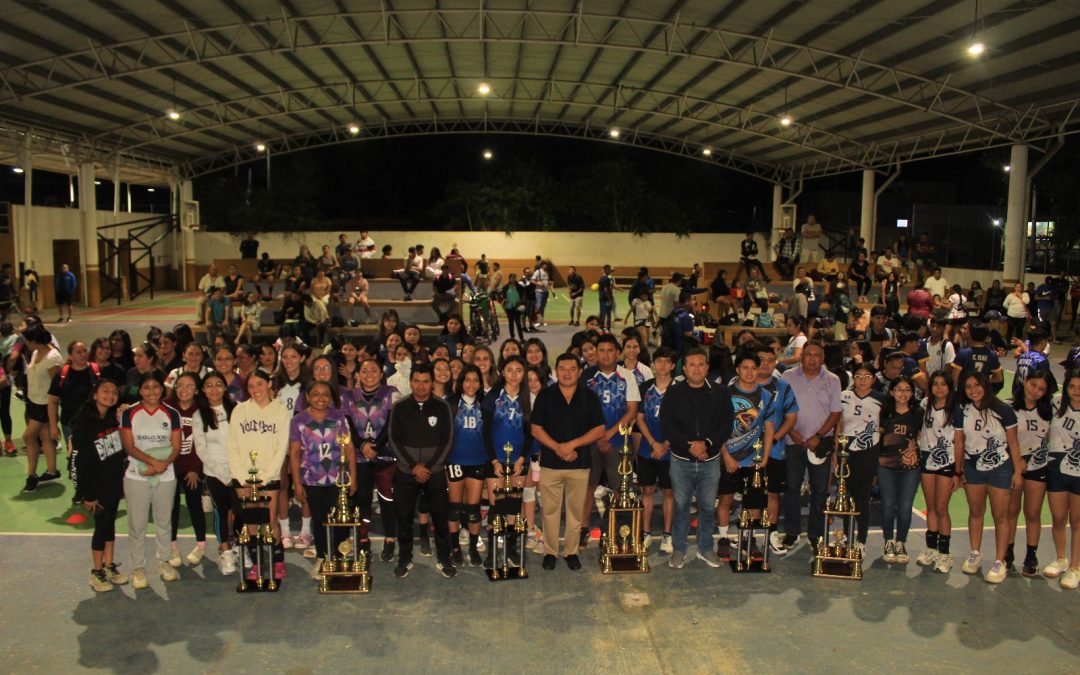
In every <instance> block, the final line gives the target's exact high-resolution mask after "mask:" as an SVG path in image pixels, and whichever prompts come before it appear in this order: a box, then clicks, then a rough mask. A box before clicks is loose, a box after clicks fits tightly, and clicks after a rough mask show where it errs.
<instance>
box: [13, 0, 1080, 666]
mask: <svg viewBox="0 0 1080 675" xmlns="http://www.w3.org/2000/svg"><path fill="white" fill-rule="evenodd" d="M1078 34H1080V6H1078V5H1077V4H1076V3H1075V2H1071V1H1069V0H1057V1H1046V2H1041V1H1036V0H1015V1H1011V2H1010V1H1007V0H983V1H981V2H978V3H976V2H974V1H972V0H911V1H904V2H884V1H880V0H813V1H810V2H786V1H783V2H782V1H779V0H777V1H757V0H732V1H724V2H709V1H704V0H685V1H684V0H666V1H651V0H642V1H637V0H635V1H633V2H630V1H624V2H616V1H613V0H612V1H600V0H576V1H573V0H565V1H562V2H551V1H548V2H525V1H523V0H512V1H508V2H495V1H492V0H488V1H480V2H475V1H474V2H431V1H427V2H406V1H404V0H396V1H393V2H391V1H390V0H383V1H382V2H378V3H375V2H360V1H350V0H324V1H320V2H302V1H300V0H291V1H290V0H279V2H269V1H265V0H225V1H221V2H217V1H211V0H193V1H190V2H183V3H181V2H177V1H176V0H155V1H154V2H141V1H139V2H136V1H135V0H90V1H88V2H80V3H70V2H60V1H59V0H48V1H44V2H40V1H37V2H31V1H16V0H0V36H2V38H0V164H7V165H12V166H16V167H17V168H18V169H19V170H21V171H22V172H24V175H25V185H26V191H27V193H26V196H27V198H26V200H25V203H26V204H27V205H28V206H27V207H26V211H27V213H26V214H25V215H24V218H25V220H22V221H17V222H15V223H14V227H13V229H12V232H11V233H10V235H3V236H5V237H9V239H8V240H7V243H6V244H4V245H2V246H0V259H2V260H6V261H9V262H13V263H17V262H18V261H20V260H25V259H29V258H30V257H31V252H32V251H36V250H38V248H39V247H41V246H47V245H48V243H49V239H50V238H51V237H52V236H53V235H51V234H50V232H49V231H48V230H47V229H46V228H37V229H35V228H33V226H32V223H33V222H34V215H33V209H32V208H31V207H30V206H29V205H30V204H31V202H32V201H33V200H32V199H31V192H32V188H33V174H34V170H35V169H40V170H48V171H59V172H63V173H68V174H70V175H73V176H75V182H76V183H77V185H76V187H77V191H78V194H79V195H80V198H79V200H78V210H79V212H80V217H81V227H80V231H79V241H80V242H81V246H80V256H81V258H80V262H81V265H82V270H83V271H84V277H85V279H86V280H87V283H85V284H83V285H82V288H83V289H84V291H85V292H86V297H85V298H84V299H85V302H86V305H87V306H88V307H90V308H96V307H98V305H100V304H101V299H102V295H103V291H104V290H106V289H103V288H102V287H101V285H100V284H99V283H98V279H99V275H98V274H97V272H99V271H100V270H101V268H102V265H103V264H104V263H103V260H102V259H101V252H100V249H99V245H98V227H99V225H100V224H101V223H102V221H104V222H107V223H118V222H121V221H122V220H124V218H122V217H121V214H123V213H125V211H126V210H125V208H124V206H125V204H124V200H123V198H122V193H121V191H120V190H114V191H113V195H114V197H113V202H112V204H98V203H97V200H96V197H95V194H96V190H95V187H94V183H95V181H99V182H111V183H113V184H117V185H118V184H120V183H125V184H129V185H130V184H137V185H141V186H150V187H155V188H157V189H168V190H169V191H170V192H171V194H172V204H173V205H174V208H173V212H174V213H175V214H176V220H175V222H176V224H177V225H178V226H177V227H175V229H173V230H171V232H170V234H169V237H170V239H169V240H168V245H169V246H171V248H172V251H173V252H174V254H173V255H172V257H171V261H172V264H171V276H170V277H169V281H168V282H167V284H168V285H169V286H170V287H172V288H173V289H175V290H177V291H182V290H187V289H192V288H194V285H195V281H196V279H197V276H196V259H195V233H194V231H193V230H192V227H191V226H193V225H198V224H199V223H200V222H201V221H200V216H199V213H198V203H197V202H196V201H195V195H194V194H193V191H192V182H191V181H192V180H193V179H194V178H196V177H199V176H203V175H206V174H208V173H211V172H214V171H218V170H222V169H232V168H234V167H239V166H242V165H244V164H246V163H249V162H265V163H266V165H267V166H272V163H273V160H274V157H278V156H281V155H283V154H286V153H292V152H300V151H303V150H307V149H314V148H317V147H320V146H326V145H331V144H339V143H361V144H362V143H364V142H367V141H377V140H379V139H384V138H388V137H394V136H404V135H435V134H533V135H541V136H561V137H570V138H580V139H583V140H593V141H597V142H603V143H620V144H631V145H634V146H640V147H644V148H649V149H652V150H655V151H657V152H664V153H670V154H676V155H681V156H684V157H686V159H687V160H688V161H697V162H708V163H712V164H716V165H718V166H720V167H723V168H726V169H728V170H733V171H738V172H741V173H744V174H749V175H752V176H755V177H757V178H760V179H761V180H763V181H767V182H769V183H771V184H772V185H773V195H774V198H773V220H772V223H773V228H774V230H776V229H779V228H780V227H782V226H783V225H784V223H785V221H784V217H785V213H791V212H790V209H791V208H792V205H793V203H794V199H795V197H796V196H797V195H798V194H799V192H800V191H801V189H802V186H803V185H804V184H805V183H806V182H807V181H811V180H814V179H817V178H823V177H828V176H834V175H838V174H841V173H850V172H860V173H861V176H862V185H863V191H862V209H861V213H860V225H861V232H862V233H863V234H864V236H866V238H867V240H868V242H870V243H871V245H872V241H873V232H874V223H875V203H876V197H877V195H878V194H880V192H881V191H882V190H883V189H884V188H885V187H887V185H888V184H889V183H890V182H891V181H893V180H895V178H896V177H897V175H898V174H899V173H900V172H902V171H903V170H904V165H905V164H907V163H909V162H913V161H932V160H933V159H934V158H936V157H942V156H947V155H951V154H956V153H966V152H975V151H979V150H985V149H991V148H1009V152H1010V168H1011V171H1010V175H1009V188H1008V204H1007V218H1006V222H1005V267H1004V270H1002V272H1003V274H1002V277H1003V279H1005V280H1006V281H1008V280H1015V279H1021V278H1022V274H1023V270H1024V266H1023V250H1024V247H1023V238H1024V231H1025V227H1024V223H1026V221H1027V219H1028V218H1027V214H1028V211H1029V209H1030V195H1029V191H1030V183H1031V179H1032V178H1033V176H1035V175H1037V173H1038V172H1039V171H1040V170H1041V168H1042V167H1043V166H1044V165H1045V162H1046V161H1047V159H1048V158H1049V157H1050V156H1052V155H1053V154H1054V153H1056V152H1058V151H1059V149H1060V148H1061V144H1062V138H1063V137H1064V136H1066V135H1069V134H1072V133H1075V132H1076V131H1077V130H1078V129H1080V124H1078V122H1077V118H1078V115H1077V112H1078V111H1077V110H1076V106H1077V103H1078V102H1080V50H1078V49H1077V47H1076V45H1077V36H1078ZM976 45H982V47H981V49H980V48H978V47H976ZM418 173H421V175H422V172H418ZM128 210H129V209H128ZM102 212H104V215H101V214H102ZM110 218H111V220H110ZM792 222H794V220H793V219H792ZM613 236H614V235H613ZM3 241H4V240H3V239H0V244H2V243H3ZM613 245H617V242H613ZM736 258H737V254H736V252H735V251H730V252H728V251H718V252H715V255H714V256H713V259H716V260H735V259H736ZM46 276H47V275H46ZM45 281H46V279H43V282H45ZM50 283H51V282H50ZM177 297H180V299H179V300H177V299H176V298H177ZM190 298H191V296H190V295H189V296H172V295H169V294H166V297H165V299H164V300H159V301H154V302H147V303H145V304H143V303H136V304H133V305H132V304H125V305H124V306H123V307H122V309H120V310H112V309H110V310H108V311H106V310H96V309H91V310H88V312H87V313H85V314H83V313H80V314H79V319H80V321H81V322H82V323H79V322H77V323H76V324H75V325H73V326H71V327H64V328H62V329H60V330H58V331H57V332H58V336H59V337H61V341H64V340H66V339H72V338H74V337H87V336H90V335H91V334H96V333H97V332H101V331H102V330H103V327H105V326H109V327H110V328H111V327H115V326H125V327H127V328H128V329H129V330H130V332H132V334H133V335H135V334H139V332H140V331H142V332H145V329H146V327H147V326H149V325H152V324H154V323H160V324H164V325H171V324H172V323H175V322H177V321H181V320H184V319H185V318H187V317H189V315H190V309H189V308H190ZM173 300H176V302H177V303H178V304H177V305H176V306H177V307H180V308H181V309H177V310H176V311H175V314H174V313H172V311H171V310H170V306H171V305H170V304H169V303H170V302H171V301H173ZM178 317H179V318H178ZM553 339H555V340H559V339H561V338H555V337H553ZM1055 356H1056V352H1055ZM2 461H3V463H4V464H5V465H6V466H5V467H4V469H3V471H0V480H2V483H0V484H2V485H3V486H4V493H5V497H4V499H3V500H2V501H0V514H3V520H2V524H0V532H3V534H0V541H2V542H3V546H2V548H0V564H2V565H3V568H4V570H5V572H6V575H7V579H8V583H7V584H5V590H4V591H2V592H0V597H2V598H3V600H4V605H5V607H7V608H8V610H9V611H7V612H5V613H4V618H3V619H2V620H0V635H3V638H0V644H3V646H4V649H3V653H4V654H5V664H7V665H8V668H9V669H10V670H13V671H24V670H30V669H37V670H45V671H59V670H62V669H63V670H73V669H83V668H85V669H91V668H92V669H100V670H106V671H114V672H153V671H167V672H172V671H180V670H185V671H198V672H202V671H241V672H247V671H253V670H256V669H270V670H289V671H296V672H301V671H307V670H310V671H316V670H323V669H327V668H333V667H341V668H349V667H352V668H363V669H367V668H386V669H396V670H401V671H405V672H415V671H419V670H421V669H427V670H437V671H438V672H454V671H457V670H461V671H466V670H468V671H476V670H482V671H493V670H510V671H541V670H547V671H560V672H561V671H571V672H581V671H592V670H599V669H601V668H604V669H608V668H614V669H618V670H624V671H631V672H655V671H659V672H710V671H738V672H745V671H765V672H771V671H790V670H793V669H798V670H804V671H809V672H823V671H835V670H840V669H843V670H847V669H851V668H867V669H883V668H895V667H897V665H898V664H902V665H901V666H900V667H905V668H908V667H910V668H922V669H927V670H931V671H944V670H960V671H974V670H984V669H989V668H1001V667H1003V666H1004V667H1006V668H1010V669H1014V670H1018V671H1022V672H1061V671H1072V670H1075V669H1076V664H1077V662H1078V661H1077V656H1078V650H1080V647H1078V643H1077V641H1076V640H1075V635H1076V634H1077V631H1078V629H1080V610H1078V606H1080V605H1078V604H1077V596H1075V595H1074V594H1070V593H1067V592H1064V591H1062V590H1061V589H1060V588H1058V587H1057V585H1056V584H1053V583H1051V582H1050V581H1049V580H1046V579H1041V578H1036V579H1021V578H1020V577H1018V576H1013V577H1010V578H1009V579H1008V580H1007V581H1006V583H1004V584H1002V585H1000V586H996V587H994V586H990V585H988V584H986V583H984V582H983V581H982V579H981V578H979V577H967V576H965V575H963V574H961V573H959V570H958V569H956V570H954V571H953V573H952V574H951V575H949V576H947V577H946V576H944V575H940V574H934V573H932V572H930V571H928V570H924V569H922V568H919V567H917V566H915V565H914V564H911V565H909V566H907V567H906V568H898V567H892V566H886V565H884V564H883V563H881V562H880V561H876V557H877V553H878V552H879V551H880V547H881V542H880V539H877V540H875V539H874V538H873V536H872V537H871V544H870V549H869V551H868V558H867V561H868V563H869V561H871V560H874V561H875V562H874V563H873V564H868V565H867V570H866V576H865V578H864V580H863V581H861V582H857V583H856V582H851V583H845V582H841V581H827V580H819V579H812V578H811V577H810V576H809V563H808V560H809V556H808V553H807V550H806V547H805V546H803V547H802V548H800V549H798V550H796V551H794V552H793V553H792V554H790V555H789V556H788V557H787V558H786V559H783V560H779V561H778V562H777V564H776V565H775V570H774V572H773V573H772V574H769V575H747V576H737V575H734V574H732V573H730V572H729V571H728V570H726V569H720V570H708V569H705V568H704V566H703V565H694V564H690V565H688V566H687V568H686V569H685V570H683V571H681V572H675V571H674V570H670V569H668V568H667V567H666V565H665V564H664V560H663V556H661V555H659V554H657V555H655V556H654V560H653V572H652V573H651V574H649V575H630V576H616V577H609V576H603V575H601V574H600V573H599V570H598V567H597V564H596V559H595V555H594V554H595V552H596V549H595V544H593V545H592V547H590V548H588V549H586V550H585V551H584V554H585V555H584V556H583V558H584V560H585V565H586V566H585V570H584V572H583V573H578V574H576V575H572V574H571V573H570V572H568V571H567V570H566V569H565V567H563V566H561V565H560V566H559V568H558V569H557V570H555V571H554V572H549V573H545V572H543V571H542V570H540V568H539V564H538V563H539V557H537V556H534V557H533V558H531V559H530V561H529V562H530V567H531V568H532V570H533V572H532V578H530V579H529V580H527V581H524V582H521V583H519V584H490V583H489V582H488V581H487V580H486V578H484V577H483V576H482V575H481V573H480V572H479V571H478V570H475V569H472V570H470V569H465V570H463V571H462V573H461V574H460V575H459V577H458V578H455V579H453V580H443V579H440V578H438V577H437V574H436V572H435V571H434V568H433V567H432V566H431V565H430V561H427V560H425V559H418V563H419V564H418V568H419V569H418V570H417V571H416V572H415V573H414V574H412V575H410V577H409V578H408V579H406V580H403V581H398V580H395V579H393V577H392V576H391V575H390V572H389V566H383V567H382V568H380V567H379V566H378V563H376V566H375V568H374V574H375V586H374V591H373V592H372V593H371V594H370V595H367V596H359V597H346V598H337V597H330V598H327V597H319V596H317V595H316V593H315V586H314V584H313V583H311V582H309V581H308V580H307V579H306V577H305V576H304V573H305V571H306V570H305V565H306V563H305V562H304V561H302V560H301V559H300V557H299V556H298V555H296V554H293V553H290V554H289V558H288V562H289V566H290V568H291V574H290V577H289V579H287V581H286V584H285V587H284V589H283V590H282V592H281V593H278V594H277V595H267V596H239V595H237V594H235V593H234V592H233V588H234V583H235V582H234V579H232V578H222V577H221V576H220V575H218V574H217V571H216V569H215V568H214V566H213V565H211V564H206V563H204V564H203V565H202V566H201V567H200V568H196V569H187V570H181V577H182V581H181V582H180V583H179V584H170V585H168V587H166V586H165V585H164V584H163V583H162V582H160V581H159V580H157V579H156V577H155V578H153V579H152V581H151V587H150V589H148V590H146V591H139V592H138V594H137V596H136V592H134V591H132V590H131V588H130V587H122V588H121V589H120V590H119V592H113V593H109V594H104V595H102V596H100V597H98V596H94V595H93V594H92V591H90V589H89V588H87V587H86V583H85V576H86V569H85V567H86V562H87V551H86V549H87V548H88V540H89V534H88V532H87V531H86V530H80V529H79V527H78V526H77V524H69V523H67V522H66V520H67V519H68V518H70V516H71V515H73V514H74V513H75V511H74V510H73V509H69V508H68V496H67V495H66V494H65V493H64V492H60V491H59V490H57V489H56V488H51V489H43V490H41V491H39V492H38V493H36V494H34V495H30V496H14V497H13V496H12V495H14V494H15V492H16V490H17V489H18V483H19V476H20V472H21V470H22V467H21V461H18V462H17V461H16V460H9V459H4V460H2ZM16 463H18V464H20V466H19V467H17V468H13V465H14V464H16ZM68 488H70V486H68ZM959 501H962V500H960V499H956V500H954V503H956V502H959ZM957 521H958V522H960V521H961V518H957ZM915 527H916V528H918V527H919V522H918V521H916V524H915ZM958 530H959V528H958ZM956 534H957V537H956V542H957V546H958V549H959V547H962V546H963V545H964V539H965V538H966V537H965V536H964V534H963V532H962V531H958V532H957V533H956ZM918 536H919V534H918V532H917V531H916V532H915V533H913V537H915V538H918ZM987 539H990V538H989V537H987ZM118 541H119V543H118V556H117V557H118V560H123V559H125V546H126V542H125V540H124V539H123V538H120V539H119V540H118ZM991 541H992V540H991ZM1042 543H1043V547H1044V549H1045V550H1041V551H1040V553H1041V555H1040V558H1041V559H1046V560H1049V559H1050V558H1052V557H1053V556H1052V554H1051V553H1050V551H1049V546H1050V543H1049V537H1048V535H1047V536H1044V538H1043V542H1042ZM991 545H992V544H991V543H990V542H985V543H984V548H986V547H989V546H991ZM915 548H916V546H913V549H915ZM200 577H204V578H200Z"/></svg>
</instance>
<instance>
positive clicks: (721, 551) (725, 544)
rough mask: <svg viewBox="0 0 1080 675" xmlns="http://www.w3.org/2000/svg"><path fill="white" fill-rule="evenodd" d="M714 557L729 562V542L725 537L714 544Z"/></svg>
mask: <svg viewBox="0 0 1080 675" xmlns="http://www.w3.org/2000/svg"><path fill="white" fill-rule="evenodd" d="M716 555H718V556H720V559H721V560H731V540H730V539H728V538H727V537H720V541H718V542H716Z"/></svg>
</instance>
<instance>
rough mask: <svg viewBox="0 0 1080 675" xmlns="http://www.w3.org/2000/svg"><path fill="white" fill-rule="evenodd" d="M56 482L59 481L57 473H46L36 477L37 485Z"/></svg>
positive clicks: (58, 473)
mask: <svg viewBox="0 0 1080 675" xmlns="http://www.w3.org/2000/svg"><path fill="white" fill-rule="evenodd" d="M56 480H60V472H59V471H53V472H51V473H50V472H48V471H46V472H45V473H43V474H41V475H40V476H38V483H51V482H53V481H56Z"/></svg>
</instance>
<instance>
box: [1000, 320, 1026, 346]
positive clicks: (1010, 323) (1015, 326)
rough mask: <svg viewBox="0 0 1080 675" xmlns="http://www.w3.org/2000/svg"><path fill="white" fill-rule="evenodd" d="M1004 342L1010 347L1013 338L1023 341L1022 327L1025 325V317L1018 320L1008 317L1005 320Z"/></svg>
mask: <svg viewBox="0 0 1080 675" xmlns="http://www.w3.org/2000/svg"><path fill="white" fill-rule="evenodd" d="M1005 323H1006V327H1005V342H1006V343H1008V344H1009V346H1012V339H1013V338H1014V337H1017V338H1020V339H1021V340H1023V339H1024V326H1025V325H1026V324H1027V317H1026V316H1022V317H1020V318H1018V319H1017V318H1013V317H1011V316H1010V317H1008V318H1007V319H1006V320H1005Z"/></svg>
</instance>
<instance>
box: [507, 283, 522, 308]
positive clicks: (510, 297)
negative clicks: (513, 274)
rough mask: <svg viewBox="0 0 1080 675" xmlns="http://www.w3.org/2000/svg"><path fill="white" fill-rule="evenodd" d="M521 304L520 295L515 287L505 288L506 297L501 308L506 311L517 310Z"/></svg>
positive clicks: (512, 285)
mask: <svg viewBox="0 0 1080 675" xmlns="http://www.w3.org/2000/svg"><path fill="white" fill-rule="evenodd" d="M520 304H521V294H520V293H519V292H518V289H517V286H515V285H514V284H510V285H508V286H507V287H506V297H505V298H503V307H504V308H506V309H508V310H514V309H517V307H518V305H520Z"/></svg>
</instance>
